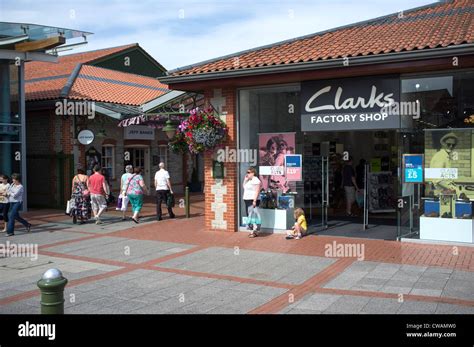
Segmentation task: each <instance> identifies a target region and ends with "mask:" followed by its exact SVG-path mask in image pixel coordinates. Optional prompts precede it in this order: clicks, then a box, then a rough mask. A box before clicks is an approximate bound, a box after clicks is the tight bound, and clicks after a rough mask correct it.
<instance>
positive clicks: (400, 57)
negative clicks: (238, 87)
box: [158, 43, 474, 84]
mask: <svg viewBox="0 0 474 347" xmlns="http://www.w3.org/2000/svg"><path fill="white" fill-rule="evenodd" d="M467 54H474V43H469V44H463V45H456V46H448V47H442V48H431V49H427V50H417V51H408V52H397V53H387V54H379V55H368V56H359V57H347V58H337V59H328V60H318V61H312V62H303V63H291V64H280V65H271V66H261V67H255V68H243V69H238V70H234V69H233V70H225V71H216V72H207V73H199V74H191V75H183V76H179V75H178V76H165V77H160V78H158V80H159V81H160V82H162V83H165V84H173V83H185V82H196V81H205V80H216V79H223V78H237V77H245V76H249V75H254V76H255V75H267V74H275V73H285V72H298V71H308V70H320V69H330V68H342V67H345V66H351V67H353V66H362V65H371V64H386V63H394V62H402V61H412V60H425V59H433V58H446V57H455V56H459V55H467Z"/></svg>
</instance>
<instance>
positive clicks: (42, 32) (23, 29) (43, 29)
mask: <svg viewBox="0 0 474 347" xmlns="http://www.w3.org/2000/svg"><path fill="white" fill-rule="evenodd" d="M91 34H92V33H90V32H87V31H79V30H74V29H66V28H58V27H50V26H45V25H38V24H28V23H10V22H0V39H2V38H7V37H18V36H23V35H28V37H29V40H42V39H47V38H50V37H55V36H58V35H60V36H63V37H64V38H65V39H74V38H77V37H84V36H87V35H91Z"/></svg>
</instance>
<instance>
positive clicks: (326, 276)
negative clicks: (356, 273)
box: [249, 258, 355, 314]
mask: <svg viewBox="0 0 474 347" xmlns="http://www.w3.org/2000/svg"><path fill="white" fill-rule="evenodd" d="M354 261H355V258H343V259H339V260H337V261H336V262H335V263H333V264H331V265H329V266H328V267H326V268H325V269H324V270H323V271H321V272H319V273H318V274H316V275H315V276H313V277H311V278H310V279H308V280H306V281H305V282H303V283H302V284H300V285H297V286H293V288H290V290H288V291H287V292H286V293H283V294H281V295H280V296H278V297H276V298H275V299H273V300H271V301H269V302H267V303H266V304H263V305H262V306H260V307H257V308H256V309H254V310H252V311H250V312H249V313H250V314H270V313H278V312H280V311H281V310H282V309H284V308H285V307H286V306H288V305H289V304H291V303H292V302H295V301H298V300H300V299H302V298H303V297H304V296H305V295H306V294H308V293H311V292H312V291H313V289H314V288H315V287H318V286H322V285H324V284H325V283H327V282H329V281H330V280H331V279H332V278H334V277H336V276H337V275H339V274H340V273H341V272H342V271H344V270H345V269H346V268H347V267H348V266H350V265H351V264H352V263H353V262H354ZM290 295H292V297H290Z"/></svg>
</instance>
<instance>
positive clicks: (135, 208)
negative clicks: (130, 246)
mask: <svg viewBox="0 0 474 347" xmlns="http://www.w3.org/2000/svg"><path fill="white" fill-rule="evenodd" d="M141 171H142V170H141V168H139V167H136V168H135V169H134V170H133V176H132V177H130V178H129V181H128V183H127V185H128V186H127V187H126V191H125V194H126V196H127V197H128V199H129V200H130V203H131V204H132V212H133V217H132V220H133V221H134V222H135V223H137V224H138V223H139V215H140V211H141V210H142V207H143V195H144V194H148V189H147V188H146V185H145V182H144V181H143V177H142V175H141V174H140V173H141Z"/></svg>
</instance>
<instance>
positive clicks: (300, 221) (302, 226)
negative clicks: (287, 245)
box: [286, 208, 308, 240]
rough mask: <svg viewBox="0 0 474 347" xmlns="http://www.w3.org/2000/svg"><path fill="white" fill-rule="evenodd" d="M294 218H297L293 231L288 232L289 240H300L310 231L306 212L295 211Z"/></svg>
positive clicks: (301, 210) (287, 237)
mask: <svg viewBox="0 0 474 347" xmlns="http://www.w3.org/2000/svg"><path fill="white" fill-rule="evenodd" d="M293 216H294V217H295V225H294V226H293V228H292V229H291V230H288V231H287V232H286V239H287V240H291V239H296V240H299V239H301V238H302V237H303V236H304V235H305V234H306V231H307V230H308V225H307V223H306V217H305V216H304V211H303V209H302V208H297V209H295V212H294V214H293Z"/></svg>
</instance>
